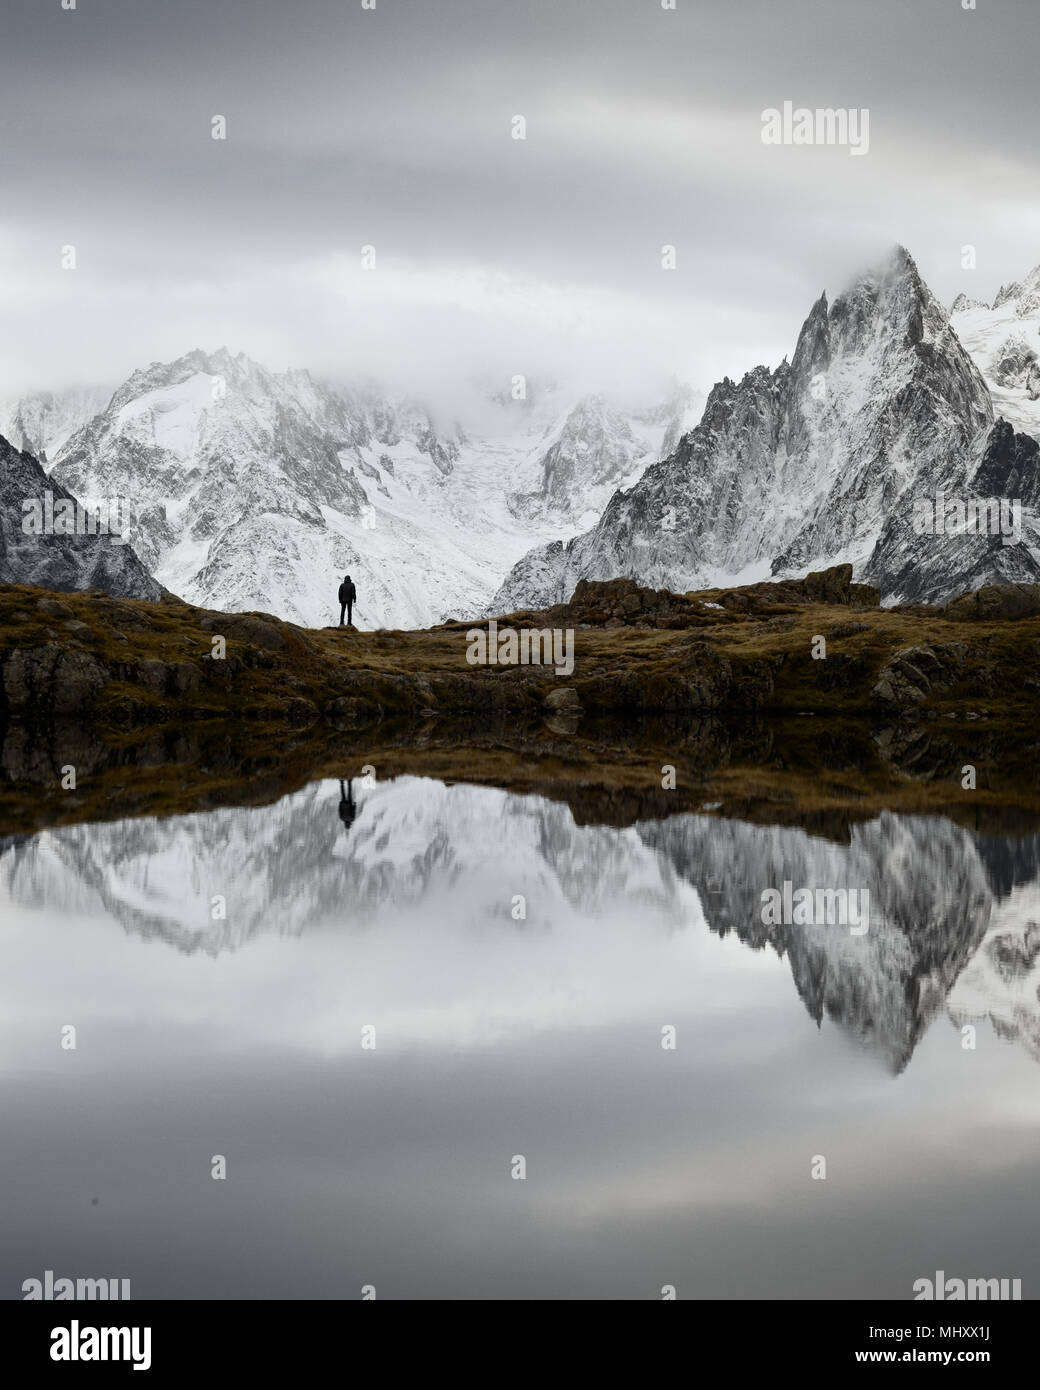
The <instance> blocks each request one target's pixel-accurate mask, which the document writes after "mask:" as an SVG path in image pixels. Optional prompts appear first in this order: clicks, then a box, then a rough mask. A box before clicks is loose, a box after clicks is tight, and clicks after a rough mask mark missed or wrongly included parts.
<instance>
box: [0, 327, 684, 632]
mask: <svg viewBox="0 0 1040 1390" xmlns="http://www.w3.org/2000/svg"><path fill="white" fill-rule="evenodd" d="M698 406H699V403H698V401H697V400H696V398H695V397H694V396H693V394H692V393H691V392H689V391H688V390H686V391H684V390H680V389H678V388H677V389H676V390H675V392H674V394H673V395H672V396H671V397H670V398H669V399H667V400H665V401H663V402H659V403H657V404H655V405H653V406H651V407H649V408H642V409H640V408H637V409H634V410H632V409H622V408H620V407H619V406H617V405H616V404H612V403H611V402H608V401H607V400H605V399H604V398H603V397H602V396H591V397H587V398H584V399H578V400H575V399H572V398H566V397H564V396H563V395H562V393H560V392H558V391H557V392H553V391H544V392H538V393H535V395H534V396H533V398H532V399H531V400H529V401H527V400H525V401H512V400H511V399H502V400H500V401H499V402H498V403H497V404H496V403H493V402H488V403H487V408H486V409H485V410H484V411H483V415H482V418H481V419H480V422H479V432H478V430H477V429H475V428H474V427H471V426H467V427H463V426H462V425H460V424H459V423H457V422H456V421H454V420H450V419H441V418H440V417H438V416H436V415H435V414H434V413H433V412H432V411H431V410H429V409H428V408H427V407H426V406H424V405H423V404H421V403H419V402H417V401H414V400H409V399H389V398H387V397H386V396H385V395H384V394H383V393H382V392H381V391H380V390H379V389H378V388H377V387H376V386H374V385H370V384H361V385H357V384H352V385H349V386H346V387H342V388H340V387H332V386H328V385H324V384H321V383H318V382H316V381H314V380H313V379H312V378H311V376H310V375H309V374H308V373H307V372H305V371H291V372H286V373H274V372H270V371H268V370H267V369H266V368H264V367H262V366H260V365H258V364H257V363H255V362H253V361H250V359H249V358H247V357H246V356H244V355H243V354H238V355H237V356H233V355H232V354H231V353H229V352H227V350H226V349H223V348H222V349H220V350H219V351H218V352H216V353H212V354H206V353H203V352H201V351H195V352H191V353H188V354H187V355H186V356H184V357H182V358H179V359H178V360H177V361H175V362H171V363H153V364H152V365H151V366H149V367H147V368H145V369H143V370H140V371H137V372H135V373H134V374H133V375H132V376H131V377H130V378H129V379H128V380H127V381H126V382H124V383H123V385H122V386H120V387H119V388H118V389H117V390H116V392H115V393H114V394H113V395H112V397H111V399H110V400H109V401H108V403H107V404H106V405H105V407H104V408H103V409H102V410H100V411H98V412H97V413H95V414H93V415H92V416H91V418H89V419H88V420H86V422H85V423H83V424H82V425H81V426H80V427H79V428H78V429H75V430H73V431H72V432H71V433H70V434H69V436H68V437H67V438H66V439H65V440H64V441H63V442H61V443H60V444H59V445H58V447H57V448H56V449H53V441H55V440H56V436H51V437H50V438H51V439H52V449H53V451H52V453H51V455H50V456H51V462H52V475H53V477H54V478H55V479H56V480H57V481H59V482H61V483H62V484H63V485H64V486H66V487H68V488H71V489H72V490H73V491H75V492H76V493H77V495H79V496H80V497H81V498H82V499H83V500H84V501H86V502H93V501H95V500H101V499H103V498H107V497H115V496H119V497H123V498H127V499H129V501H130V504H131V507H132V510H133V512H134V517H135V520H134V523H133V525H132V527H131V530H130V535H131V539H132V541H133V544H134V546H135V548H136V549H137V551H138V553H139V554H140V556H141V558H142V560H143V561H144V563H145V564H147V565H148V566H149V568H150V569H151V570H152V572H153V574H154V575H155V576H156V577H157V578H158V579H159V580H160V581H161V582H162V583H163V584H164V585H165V586H166V587H167V588H169V589H170V590H172V591H173V592H174V593H177V594H179V595H180V596H181V597H183V598H185V599H186V600H188V601H189V602H193V603H198V604H201V605H205V606H207V607H211V608H216V609H227V610H242V609H261V610H264V611H268V612H272V613H275V614H276V615H278V616H279V617H283V618H288V619H291V620H293V621H297V622H301V623H303V624H306V625H315V626H320V625H324V624H326V623H329V622H332V621H336V620H337V619H338V606H337V605H336V603H335V592H336V589H337V587H338V584H339V580H340V578H341V577H342V575H343V574H345V573H350V574H351V576H352V577H353V579H354V581H355V583H356V585H357V588H358V606H357V610H356V620H357V622H358V623H359V625H360V626H362V627H382V626H398V627H417V626H425V625H428V624H430V623H432V622H436V621H439V620H440V619H442V618H445V617H454V616H466V615H468V614H470V613H476V612H479V611H480V609H481V608H482V607H483V606H484V604H485V603H486V602H487V600H488V598H489V597H490V596H491V594H492V593H493V591H494V589H495V587H496V586H497V585H498V583H500V582H501V578H502V576H503V574H504V573H505V572H506V570H507V569H508V567H509V565H510V564H512V563H513V562H514V561H515V560H516V559H518V558H519V557H520V556H521V555H522V554H524V553H525V552H526V551H527V550H528V549H530V547H531V546H532V545H533V544H535V543H536V542H537V541H538V540H541V539H545V538H546V537H553V536H557V535H560V536H562V535H566V534H569V532H570V531H571V530H573V528H574V526H575V525H576V524H579V523H580V522H581V521H582V520H583V519H586V518H587V517H588V516H589V514H597V513H598V511H599V510H600V509H601V508H602V507H603V505H604V504H605V503H606V501H607V499H608V497H609V496H610V494H611V493H612V492H613V491H614V490H615V489H616V488H617V487H618V486H619V485H622V484H629V483H631V482H632V481H634V480H635V479H637V478H638V477H639V476H640V474H641V473H642V471H643V470H644V469H645V468H646V467H647V465H648V464H650V463H652V462H653V461H654V460H655V459H656V458H658V457H659V456H660V452H661V451H662V449H663V448H665V447H667V446H668V445H669V444H670V443H671V441H672V440H673V439H674V438H676V437H678V435H679V434H680V433H682V432H683V431H685V430H686V429H688V428H689V426H690V424H691V423H692V422H693V420H694V419H695V418H696V413H697V410H698ZM19 410H20V412H21V416H24V415H26V414H27V413H29V410H28V406H27V405H25V404H23V405H22V406H21V407H19ZM21 416H20V418H21Z"/></svg>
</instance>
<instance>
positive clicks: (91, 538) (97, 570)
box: [0, 437, 163, 599]
mask: <svg viewBox="0 0 1040 1390" xmlns="http://www.w3.org/2000/svg"><path fill="white" fill-rule="evenodd" d="M48 492H50V493H51V495H52V499H53V502H61V501H65V502H68V503H70V504H71V506H72V508H76V506H77V499H76V498H75V497H73V495H72V493H71V492H69V491H68V490H67V489H66V488H63V487H62V486H61V485H60V484H58V483H55V482H54V481H53V480H52V479H49V478H48V477H47V475H46V473H45V472H44V471H43V469H42V468H41V466H40V464H39V463H38V462H37V460H36V459H35V458H33V457H32V455H31V454H27V453H22V452H21V451H20V450H18V449H16V448H14V446H13V445H11V444H10V443H9V442H8V441H7V440H6V439H4V438H2V437H0V581H3V582H4V583H7V584H36V585H39V586H40V587H41V588H44V589H57V590H59V591H62V592H73V591H75V590H78V589H101V590H103V591H104V592H105V593H107V594H112V595H113V596H114V597H117V598H140V599H158V598H160V597H161V596H162V592H163V590H162V586H161V585H160V584H158V583H157V582H156V581H155V580H154V579H153V578H152V576H151V575H150V574H149V573H148V571H147V570H146V569H145V567H144V565H143V564H142V563H141V561H140V560H139V559H138V557H137V555H136V554H135V553H134V551H133V549H132V548H131V547H130V546H129V545H127V544H121V543H119V542H117V540H115V539H114V538H113V537H112V536H110V535H97V534H95V535H90V534H87V533H86V531H85V530H84V533H83V534H76V533H75V531H73V534H71V535H65V534H37V533H35V531H27V530H25V529H24V527H23V522H24V521H25V520H26V516H27V513H26V511H25V504H26V503H32V502H34V501H36V502H38V503H39V504H40V513H41V515H42V514H43V511H44V508H45V494H46V493H48ZM95 524H96V520H95ZM85 525H86V523H85V522H84V526H85Z"/></svg>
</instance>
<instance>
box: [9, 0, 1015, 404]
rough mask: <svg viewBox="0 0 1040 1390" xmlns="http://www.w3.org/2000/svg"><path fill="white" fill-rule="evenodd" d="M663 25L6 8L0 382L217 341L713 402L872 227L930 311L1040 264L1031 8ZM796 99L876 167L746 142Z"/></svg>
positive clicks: (116, 375)
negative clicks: (711, 392) (965, 251)
mask: <svg viewBox="0 0 1040 1390" xmlns="http://www.w3.org/2000/svg"><path fill="white" fill-rule="evenodd" d="M676 5H677V8H676V10H675V11H674V12H670V11H664V10H662V9H661V5H660V0H595V2H594V0H377V4H376V8H375V10H374V11H365V10H362V8H361V0H280V3H275V0H217V2H216V3H214V0H177V3H176V4H171V3H160V0H78V8H77V9H76V10H74V11H65V10H62V8H61V5H60V0H4V20H3V35H2V44H0V119H2V138H0V187H2V190H3V196H2V199H0V322H2V323H3V328H4V331H3V333H2V335H0V372H2V377H0V395H3V396H9V395H10V394H11V393H12V391H18V390H22V389H25V388H29V387H46V386H55V387H56V386H62V385H68V384H72V383H75V382H96V381H100V382H106V383H107V382H112V383H113V384H114V383H116V382H118V381H119V380H121V379H122V378H123V377H125V376H126V375H127V374H128V373H129V372H130V371H132V370H133V369H134V368H135V367H136V366H139V365H142V364H144V363H147V362H149V361H152V360H155V359H163V360H165V359H168V358H172V357H175V356H178V355H179V354H181V353H182V352H185V351H188V350H189V349H191V348H193V347H203V348H206V349H213V348H216V347H218V346H220V345H221V344H226V345H227V346H228V347H229V348H231V349H232V350H233V351H246V352H248V353H249V354H250V355H252V356H255V357H257V358H258V359H259V360H261V361H264V362H266V363H268V364H269V365H271V366H272V367H277V368H281V367H285V366H307V367H310V368H311V369H312V370H313V371H315V372H316V373H317V374H320V375H331V376H337V377H338V376H345V375H349V374H351V373H354V372H358V371H365V372H369V373H373V374H375V375H377V376H381V377H385V378H388V380H389V381H390V382H391V384H393V385H396V386H410V387H412V388H413V389H416V390H417V391H419V392H429V391H435V390H444V389H446V388H448V387H449V386H450V383H452V382H454V381H462V380H463V379H469V378H472V376H473V375H474V373H477V372H480V373H483V374H485V375H486V376H490V377H492V378H498V377H501V379H502V382H503V384H506V383H507V382H508V378H509V377H510V376H511V375H512V374H513V373H515V372H524V373H527V374H528V375H535V376H537V375H540V374H544V373H547V372H554V373H557V374H564V375H566V374H569V373H575V374H577V375H579V376H580V377H581V378H582V379H584V380H587V381H589V382H590V383H595V382H597V381H602V383H603V384H604V385H605V386H607V387H609V388H611V389H616V387H617V385H618V384H621V383H624V384H628V385H631V386H632V387H633V388H635V389H641V385H642V383H643V382H644V381H647V382H649V380H650V379H651V378H652V377H653V376H654V375H655V374H658V373H660V374H666V373H674V374H675V375H678V376H679V377H681V378H683V379H687V380H691V381H693V382H694V383H695V384H696V385H698V386H700V387H702V388H707V387H709V386H710V385H711V384H712V382H713V381H714V380H715V379H717V378H718V377H719V376H720V375H722V374H724V373H729V374H730V375H738V374H740V373H742V372H743V371H745V370H747V369H749V368H751V367H752V366H753V365H755V364H756V363H757V362H759V361H765V362H767V363H769V364H770V365H773V364H775V363H776V362H777V361H779V360H780V358H781V357H782V356H784V355H785V354H789V353H790V352H791V351H792V349H793V345H794V341H795V337H796V334H797V331H798V328H799V326H800V324H801V322H802V320H803V318H804V317H805V314H806V313H807V311H808V309H809V306H810V304H811V302H812V300H813V299H814V298H815V297H816V296H817V295H818V294H819V292H820V290H821V289H823V288H825V287H826V288H827V289H828V290H829V291H831V292H834V291H837V290H840V289H841V287H842V285H843V283H844V282H845V281H846V280H847V279H848V278H849V276H851V275H852V274H854V273H855V272H856V271H857V270H859V269H860V268H862V267H863V266H864V265H867V264H869V263H870V262H871V261H872V260H874V259H876V258H878V257H879V256H880V255H883V254H884V253H885V251H886V250H887V248H888V246H889V245H890V244H891V243H892V242H895V241H901V242H903V243H904V244H905V245H906V246H907V247H908V248H909V250H910V251H911V253H912V254H913V255H914V256H915V258H916V259H917V261H918V264H919V265H920V268H921V270H922V272H923V274H924V275H925V278H926V279H927V280H928V281H929V283H930V284H931V285H932V288H933V289H934V290H935V291H936V293H937V294H938V295H939V296H940V297H941V298H942V299H943V300H944V301H946V302H947V303H949V301H950V300H951V299H952V298H953V296H954V295H955V294H956V293H957V292H958V291H959V290H966V291H967V292H968V293H969V294H973V295H976V296H977V297H980V298H985V299H989V298H990V297H991V296H992V295H993V294H994V293H995V291H996V290H997V288H998V287H999V285H1000V284H1001V283H1002V282H1004V281H1006V280H1009V279H1015V278H1020V277H1021V276H1023V275H1024V274H1025V273H1026V272H1027V271H1028V270H1029V269H1030V268H1032V266H1034V265H1035V264H1036V263H1037V262H1038V261H1040V216H1038V214H1040V177H1038V175H1040V152H1038V142H1037V139H1036V124H1035V113H1036V104H1037V94H1036V93H1037V76H1036V65H1037V55H1038V52H1040V4H1038V3H1037V0H978V9H977V10H975V11H965V10H964V9H963V8H962V0H913V3H907V0H783V3H780V0H711V2H709V0H676ZM785 100H789V101H792V102H793V103H794V104H795V106H808V107H816V106H829V107H843V108H854V109H861V108H867V109H868V110H869V121H870V124H869V150H868V152H867V153H866V154H865V155H864V156H862V157H857V156H855V155H852V154H851V153H850V151H849V150H848V149H847V148H839V147H831V148H828V147H825V146H805V147H801V146H799V147H794V146H771V145H770V146H767V145H765V144H763V142H762V112H763V110H765V109H766V108H768V107H778V108H779V107H781V106H782V105H783V103H784V101H785ZM214 115H223V116H224V117H225V118H226V121H227V139H226V141H217V140H213V139H212V138H211V120H212V117H213V116H214ZM516 115H523V116H524V117H525V118H526V122H527V138H526V140H524V141H520V140H514V139H513V138H511V122H512V119H513V117H514V116H516ZM666 243H670V244H673V245H674V246H675V247H676V249H677V259H678V265H677V269H676V270H674V271H665V270H662V268H661V247H662V245H664V244H666ZM365 244H370V245H374V247H375V248H376V268H375V269H374V270H368V271H365V270H362V268H361V247H362V246H363V245H365ZM965 244H971V245H974V246H975V247H976V248H977V254H978V269H977V270H975V271H963V270H962V269H961V247H962V246H963V245H965ZM66 245H73V246H75V248H76V255H77V268H76V269H75V270H74V271H68V270H62V268H61V252H62V247H63V246H66Z"/></svg>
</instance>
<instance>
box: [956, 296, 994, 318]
mask: <svg viewBox="0 0 1040 1390" xmlns="http://www.w3.org/2000/svg"><path fill="white" fill-rule="evenodd" d="M988 308H989V305H988V304H986V303H984V302H983V301H982V300H981V299H972V298H971V296H970V295H966V294H963V293H962V294H959V295H958V296H957V298H956V299H955V300H954V301H953V303H952V304H951V305H950V313H951V314H963V313H965V312H966V311H967V310H968V309H988Z"/></svg>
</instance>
